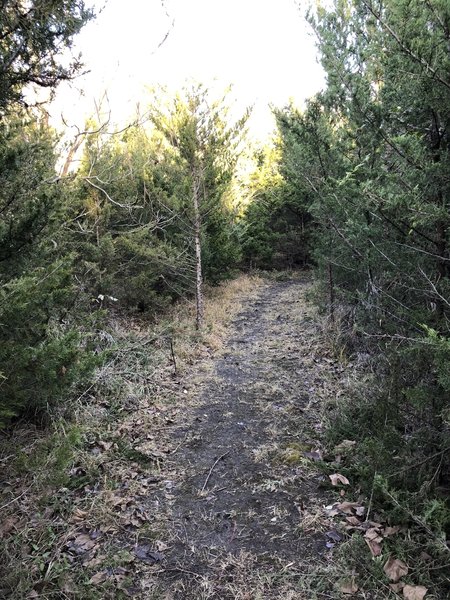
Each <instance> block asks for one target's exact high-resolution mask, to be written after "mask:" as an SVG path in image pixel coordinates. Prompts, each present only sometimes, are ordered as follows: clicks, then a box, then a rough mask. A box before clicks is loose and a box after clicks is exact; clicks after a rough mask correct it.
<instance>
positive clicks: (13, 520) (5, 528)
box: [0, 516, 19, 538]
mask: <svg viewBox="0 0 450 600" xmlns="http://www.w3.org/2000/svg"><path fill="white" fill-rule="evenodd" d="M18 522H19V519H18V518H17V517H13V516H11V517H8V518H7V519H5V520H4V521H3V523H2V524H1V525H0V538H2V537H5V536H7V535H8V533H10V532H11V531H12V530H13V529H14V527H15V526H16V525H17V523H18Z"/></svg>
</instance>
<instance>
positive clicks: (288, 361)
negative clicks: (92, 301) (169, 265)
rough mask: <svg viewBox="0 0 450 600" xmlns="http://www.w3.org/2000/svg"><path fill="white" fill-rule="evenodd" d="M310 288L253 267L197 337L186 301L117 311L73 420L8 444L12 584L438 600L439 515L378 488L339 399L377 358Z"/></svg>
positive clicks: (219, 299)
mask: <svg viewBox="0 0 450 600" xmlns="http://www.w3.org/2000/svg"><path fill="white" fill-rule="evenodd" d="M277 279H278V281H277ZM311 290H312V288H311V284H310V282H309V277H306V278H305V275H301V276H300V278H299V277H294V278H293V279H292V277H284V276H283V274H279V275H277V276H272V277H271V278H269V279H267V278H258V277H252V276H240V277H239V278H237V279H235V280H233V281H231V282H228V283H225V284H222V285H221V286H219V287H218V288H214V289H211V290H210V291H209V294H208V300H207V306H206V323H207V325H206V328H205V331H204V332H203V333H202V334H199V333H198V332H196V331H195V330H194V328H193V306H192V305H191V304H189V303H180V304H178V305H177V306H176V307H174V308H173V309H172V310H171V311H169V312H168V313H166V314H165V315H164V317H162V318H161V319H160V320H159V321H158V322H157V323H156V324H152V325H149V323H148V322H147V323H146V322H145V320H142V319H135V320H132V319H130V318H127V319H124V318H122V317H120V316H119V315H116V316H115V317H114V318H112V319H111V321H110V324H109V327H108V329H107V330H105V333H104V335H105V338H107V339H108V343H109V344H110V348H111V357H110V360H109V361H108V362H107V363H106V364H105V365H104V366H103V367H102V368H99V369H98V371H97V373H96V377H95V381H94V383H93V385H92V386H91V387H90V388H88V389H86V390H85V392H84V393H83V394H82V395H80V397H79V398H78V400H77V401H76V402H75V404H74V406H73V417H72V418H71V419H67V418H66V419H64V418H62V417H61V418H59V419H58V418H57V417H56V415H55V421H54V424H53V425H51V426H50V427H47V428H45V429H39V428H38V427H34V426H31V425H30V424H29V423H28V424H22V425H21V424H19V425H17V426H16V428H15V429H14V430H13V431H11V432H10V433H9V434H8V436H7V437H5V438H3V439H2V443H1V459H0V460H1V463H0V464H1V467H2V471H3V475H4V477H3V479H4V481H6V484H5V485H4V487H3V488H2V492H1V501H0V506H1V511H2V520H1V526H0V538H1V555H2V577H1V581H2V587H1V592H0V595H1V596H2V597H5V598H12V599H19V598H20V599H22V598H49V599H50V598H74V599H75V598H86V599H87V598H89V599H91V598H92V599H95V598H98V599H100V598H127V597H135V598H155V599H156V598H165V599H167V600H169V599H178V598H179V599H181V598H186V599H189V598H192V599H193V598H196V599H197V598H205V599H207V598H210V599H213V598H214V599H219V598H221V599H228V598H230V599H233V598H236V599H242V600H244V599H251V598H262V599H275V598H291V599H297V598H298V599H300V600H301V599H305V600H306V599H308V600H309V599H313V598H318V599H322V598H324V599H325V598H336V599H338V598H345V597H355V598H367V599H369V598H373V599H375V598H398V597H399V595H400V596H402V597H404V598H407V599H414V600H415V599H417V598H423V597H424V596H425V595H426V598H430V599H432V598H434V599H440V598H444V597H445V594H446V592H445V585H446V582H447V580H446V575H445V573H446V571H445V566H446V565H447V566H448V560H447V556H448V552H447V551H446V549H445V548H444V546H443V544H442V542H441V540H440V539H439V538H438V536H437V535H436V533H435V531H434V530H433V527H432V526H430V525H427V523H424V522H423V521H422V519H421V518H419V517H418V516H417V515H414V514H410V515H407V514H406V515H405V513H404V511H403V512H402V510H400V508H401V507H400V506H397V507H396V506H395V504H396V502H395V496H393V500H392V499H391V502H390V503H389V502H384V503H383V501H382V495H381V494H380V493H379V490H377V489H376V485H377V482H376V480H374V481H373V485H372V487H371V486H370V485H369V486H368V487H367V485H366V484H365V483H364V481H365V479H364V468H365V467H364V457H365V456H367V452H366V449H365V448H364V446H363V445H361V442H360V441H359V437H358V432H356V431H355V432H353V431H352V430H351V427H350V426H349V423H348V422H347V423H346V427H344V426H343V417H344V416H345V414H346V412H345V410H343V405H344V403H347V404H348V402H350V401H351V399H352V397H353V398H354V397H356V396H355V395H356V394H361V393H362V391H363V390H364V389H367V385H368V384H370V378H371V375H370V372H369V371H370V370H368V367H367V361H366V360H365V358H364V357H358V356H356V355H355V356H354V357H353V358H352V359H350V358H349V355H348V352H346V351H345V349H344V348H343V346H342V344H341V343H340V342H339V340H338V338H337V337H336V335H335V333H336V332H333V331H332V330H331V329H330V324H329V323H328V320H327V319H326V318H324V317H323V316H320V314H318V312H317V310H316V309H315V308H314V306H313V304H312V303H311V301H310V300H308V299H307V298H308V297H309V296H311V293H312V291H311ZM236 390H238V392H236ZM236 393H237V399H236ZM239 407H241V408H239ZM336 407H337V408H338V414H340V415H341V418H340V419H336ZM347 412H348V411H347ZM230 423H231V424H232V425H233V427H232V428H231V429H227V427H229V426H230ZM333 423H336V427H335V428H333ZM241 427H242V429H241ZM344 432H345V433H346V434H347V437H343V433H344ZM352 433H354V435H352ZM240 444H242V449H240ZM247 454H248V455H249V456H247ZM246 456H247V458H245V457H246ZM234 457H235V458H234ZM366 460H367V459H366ZM361 482H362V484H361ZM380 485H381V484H380ZM386 493H390V492H389V490H387V491H386ZM392 493H394V492H392ZM230 507H231V508H230ZM186 515H188V516H187V517H186ZM186 519H187V520H186Z"/></svg>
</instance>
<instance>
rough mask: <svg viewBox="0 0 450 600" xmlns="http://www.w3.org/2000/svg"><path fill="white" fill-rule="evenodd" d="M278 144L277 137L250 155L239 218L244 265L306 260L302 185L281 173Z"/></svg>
mask: <svg viewBox="0 0 450 600" xmlns="http://www.w3.org/2000/svg"><path fill="white" fill-rule="evenodd" d="M281 147H282V141H281V139H280V140H279V142H278V148H275V149H269V148H264V149H263V150H261V151H259V152H257V153H256V154H255V157H254V158H255V162H256V168H255V170H254V172H253V173H252V175H251V178H250V182H249V184H248V190H247V192H248V194H249V197H250V202H249V204H248V205H247V207H246V208H245V211H244V214H243V217H242V221H241V226H242V228H243V234H242V250H243V258H244V265H245V266H247V265H248V266H250V267H257V268H263V269H270V268H278V269H280V268H286V267H287V268H295V267H296V268H298V267H304V266H306V265H307V264H308V263H309V260H310V252H311V232H312V227H310V221H311V216H310V213H309V209H308V206H307V202H306V199H305V196H304V194H303V191H302V189H301V188H299V187H298V186H297V185H296V184H295V183H293V182H290V181H288V178H283V177H282V169H283V167H284V160H283V159H282V157H281V156H280V148H281Z"/></svg>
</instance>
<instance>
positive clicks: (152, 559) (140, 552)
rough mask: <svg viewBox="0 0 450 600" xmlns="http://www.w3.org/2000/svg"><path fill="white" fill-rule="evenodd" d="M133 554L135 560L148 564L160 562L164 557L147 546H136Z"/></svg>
mask: <svg viewBox="0 0 450 600" xmlns="http://www.w3.org/2000/svg"><path fill="white" fill-rule="evenodd" d="M134 553H135V554H136V556H137V558H139V559H140V560H142V561H144V562H147V563H150V564H152V563H156V562H160V561H162V560H163V558H164V555H163V554H162V553H161V552H155V551H154V550H152V549H151V547H150V546H149V545H148V544H143V545H141V546H136V548H135V549H134Z"/></svg>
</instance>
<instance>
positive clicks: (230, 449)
mask: <svg viewBox="0 0 450 600" xmlns="http://www.w3.org/2000/svg"><path fill="white" fill-rule="evenodd" d="M307 287H308V282H307V280H306V279H305V278H302V277H300V278H298V279H293V280H289V281H284V282H271V283H269V284H266V285H264V286H263V288H262V290H261V292H260V294H259V296H258V297H257V298H256V299H252V300H250V301H248V302H246V303H245V305H244V308H243V310H242V312H241V313H240V314H239V315H238V317H237V318H236V319H235V320H234V322H233V324H232V326H231V328H230V333H229V338H228V341H227V343H226V346H225V349H224V351H223V352H222V353H221V356H219V357H218V358H216V359H214V360H213V362H212V364H211V365H210V369H208V372H207V373H206V374H204V375H200V376H197V377H196V378H195V379H191V380H190V381H188V382H185V385H186V392H187V393H186V394H185V396H186V406H185V411H184V413H183V418H184V420H185V423H184V424H183V425H182V426H179V425H178V426H177V425H175V426H174V430H173V433H172V436H173V441H174V444H175V446H176V447H177V451H176V453H175V454H174V455H173V456H172V457H171V459H170V460H171V461H173V463H174V464H173V467H174V471H176V472H177V473H178V474H179V475H178V477H177V478H176V479H175V480H174V481H171V480H168V481H166V482H165V485H166V490H165V493H164V494H163V495H161V496H160V498H159V507H160V510H162V511H163V512H165V513H166V515H167V518H168V524H167V539H166V540H165V543H164V546H167V547H166V548H165V552H163V553H162V555H161V557H160V558H161V562H160V566H161V568H160V570H159V573H158V575H159V577H161V578H162V579H163V582H162V585H161V587H160V588H159V589H160V594H162V593H163V590H164V597H165V598H173V599H180V600H181V599H186V600H188V599H192V600H194V599H199V598H211V599H212V598H214V599H219V598H220V599H226V598H243V599H244V598H248V599H250V598H306V597H310V596H307V595H306V596H304V595H303V594H304V592H303V591H302V588H303V587H304V586H303V585H302V584H301V582H300V584H299V579H301V578H304V577H305V576H307V575H306V573H307V571H308V570H310V567H311V565H313V566H317V562H318V561H319V562H320V561H325V560H326V556H325V555H326V551H327V548H326V542H327V538H326V536H325V534H324V533H323V532H321V530H320V526H317V525H318V524H317V523H315V517H314V513H315V511H316V510H317V509H318V508H320V507H321V506H323V504H324V503H326V502H327V493H326V492H325V491H324V487H325V486H324V480H325V477H324V476H323V474H321V472H320V471H319V470H317V469H315V468H314V466H313V465H312V464H311V460H310V459H309V458H308V455H309V454H310V453H311V452H314V451H315V450H318V449H319V442H318V437H319V436H318V434H319V430H320V428H321V425H320V416H319V415H318V413H317V410H315V407H316V405H317V404H318V403H319V401H320V389H321V387H322V384H323V382H321V380H320V373H318V371H317V366H316V365H315V364H314V348H313V346H312V344H313V340H314V339H317V324H315V321H314V320H313V319H312V317H311V314H310V310H311V309H310V308H308V305H307V304H306V302H305V291H306V289H307ZM311 365H313V366H314V368H313V369H312V368H311ZM180 474H181V476H180ZM157 558H159V557H157ZM155 597H157V596H155ZM160 597H163V596H160Z"/></svg>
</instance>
